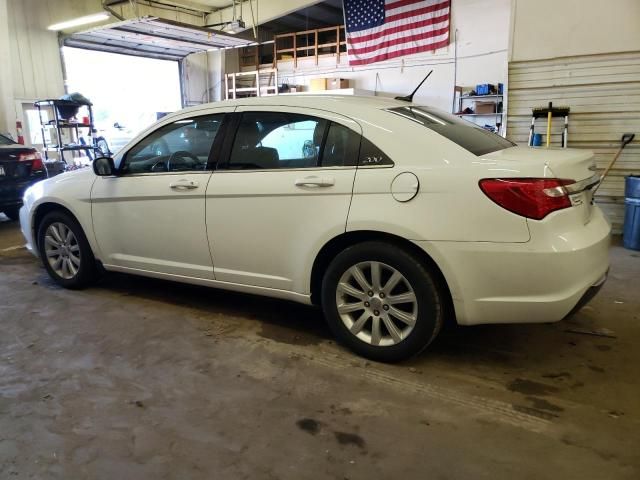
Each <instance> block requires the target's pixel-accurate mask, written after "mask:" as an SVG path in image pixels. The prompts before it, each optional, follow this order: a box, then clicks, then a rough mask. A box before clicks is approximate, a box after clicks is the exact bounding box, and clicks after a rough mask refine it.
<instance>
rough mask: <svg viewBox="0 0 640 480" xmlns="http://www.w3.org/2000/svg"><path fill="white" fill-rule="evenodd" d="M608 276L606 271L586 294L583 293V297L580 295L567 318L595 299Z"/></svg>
mask: <svg viewBox="0 0 640 480" xmlns="http://www.w3.org/2000/svg"><path fill="white" fill-rule="evenodd" d="M608 276H609V271H608V270H607V272H606V273H605V274H604V275H603V276H602V278H600V279H599V280H598V281H597V282H596V283H594V284H593V285H591V286H590V287H589V288H588V289H587V291H586V292H584V295H582V297H581V298H580V300H578V303H576V305H575V306H574V307H573V308H572V309H571V311H570V312H569V313H568V314H567V317H570V316H572V315H573V314H574V313H576V312H577V311H578V310H580V309H581V308H582V307H584V306H585V305H586V304H587V303H589V302H590V301H591V299H592V298H593V297H595V296H596V295H597V294H598V292H599V291H600V289H601V288H602V287H603V285H604V283H605V282H606V281H607V277H608Z"/></svg>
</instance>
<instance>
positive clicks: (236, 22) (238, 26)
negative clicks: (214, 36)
mask: <svg viewBox="0 0 640 480" xmlns="http://www.w3.org/2000/svg"><path fill="white" fill-rule="evenodd" d="M209 27H222V31H223V32H224V33H231V34H233V35H235V34H236V33H240V32H242V31H244V30H246V28H247V27H246V24H245V23H244V20H242V2H240V16H239V17H238V18H237V19H236V0H233V18H232V20H231V21H230V22H221V23H210V24H209V25H205V28H209Z"/></svg>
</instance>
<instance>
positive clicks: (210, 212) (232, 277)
mask: <svg viewBox="0 0 640 480" xmlns="http://www.w3.org/2000/svg"><path fill="white" fill-rule="evenodd" d="M282 108H284V107H282ZM276 110H278V109H277V107H275V108H274V107H270V108H269V107H262V108H260V107H238V109H237V110H236V112H237V113H236V114H235V115H236V124H237V129H236V134H235V137H234V136H230V137H229V142H228V145H226V149H227V152H228V156H229V160H228V162H227V163H226V164H225V165H221V166H220V168H218V169H217V170H216V171H215V173H214V174H213V176H212V178H211V181H210V182H209V186H208V188H207V194H206V202H207V206H206V209H207V214H206V216H207V231H208V236H209V242H210V246H211V251H212V254H213V259H214V264H215V276H216V280H221V281H226V282H232V283H238V284H245V285H253V286H260V287H268V288H274V289H282V290H292V291H296V292H298V293H303V294H306V293H308V280H309V279H308V275H309V271H310V269H311V265H312V262H313V259H314V258H315V254H316V253H317V252H318V250H319V249H320V248H321V247H322V245H324V243H325V242H326V241H328V240H329V239H330V238H333V237H334V236H336V235H338V234H340V233H343V232H344V231H345V226H346V221H347V214H348V211H349V205H350V202H351V194H352V190H353V182H354V177H355V172H356V163H357V156H358V149H359V142H360V133H361V129H360V126H359V125H358V124H357V123H356V122H355V121H353V120H350V119H348V118H346V117H341V116H339V115H336V114H332V113H329V112H324V111H318V110H312V109H300V108H288V107H287V108H286V111H285V110H281V111H276Z"/></svg>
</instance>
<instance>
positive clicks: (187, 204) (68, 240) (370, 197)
mask: <svg viewBox="0 0 640 480" xmlns="http://www.w3.org/2000/svg"><path fill="white" fill-rule="evenodd" d="M598 182H599V176H598V175H597V174H596V172H595V163H594V157H593V155H592V154H591V153H590V152H587V151H584V150H567V149H564V150H554V149H540V148H537V149H536V148H523V147H516V146H515V145H514V144H512V143H511V142H509V141H507V140H505V139H503V138H502V137H499V136H497V135H495V134H493V133H490V132H487V131H485V130H483V129H481V128H477V127H475V126H474V125H473V124H470V123H467V122H464V121H462V120H459V119H458V118H456V117H453V116H451V115H449V114H446V113H442V112H440V111H437V110H435V109H432V108H429V107H424V106H420V105H417V104H414V103H409V102H404V101H401V100H390V99H382V98H358V97H345V96H336V97H332V96H280V97H266V98H265V97H263V98H258V99H255V98H254V99H244V100H236V101H230V102H222V103H216V104H208V105H202V106H198V107H193V108H189V109H186V110H182V111H180V112H177V113H174V114H172V115H169V116H167V117H165V118H163V119H162V120H160V121H159V122H158V123H156V124H155V125H153V126H152V127H150V128H149V129H148V130H147V131H145V132H143V133H142V134H140V135H139V136H138V137H137V138H135V139H134V140H132V141H131V142H130V143H129V144H128V145H127V146H126V147H125V148H123V149H122V151H120V152H119V153H118V155H116V157H115V158H113V159H111V158H102V159H98V160H96V161H94V164H93V169H85V170H84V171H83V170H80V171H75V172H69V173H65V174H63V175H59V176H57V177H55V178H52V179H49V180H45V181H43V182H40V183H38V184H36V185H34V186H33V187H31V188H30V189H29V190H28V191H27V192H26V193H25V197H24V207H23V208H22V210H21V212H20V220H21V227H22V232H23V234H24V236H25V238H26V240H27V247H28V248H29V249H30V250H31V251H32V252H33V253H34V254H36V255H38V256H39V257H40V258H41V259H43V263H44V265H45V267H46V269H47V271H48V272H49V274H50V275H51V277H52V278H53V279H54V280H55V281H57V282H58V283H59V284H61V285H63V286H65V287H68V288H80V287H84V286H86V285H88V284H89V283H90V282H91V280H92V279H93V278H94V276H95V274H96V271H97V268H96V267H97V264H98V263H99V264H101V265H102V266H103V267H104V268H105V269H106V270H108V271H117V272H127V273H133V274H138V275H145V276H149V277H156V278H163V279H169V280H175V281H179V282H187V283H194V284H198V285H207V286H211V287H216V288H224V289H229V290H236V291H240V292H246V293H253V294H258V295H266V296H270V297H277V298H282V299H288V300H293V301H297V302H302V303H306V304H316V305H320V306H321V307H322V309H323V311H324V314H325V316H326V319H327V321H328V322H329V325H330V326H331V328H332V330H333V332H334V333H335V335H336V336H337V338H338V339H339V340H340V341H342V342H343V343H344V344H345V345H347V346H349V347H350V348H351V349H353V350H354V351H356V352H358V353H359V354H361V355H364V356H366V357H369V358H372V359H375V360H381V361H398V360H401V359H403V358H406V357H408V356H410V355H414V354H416V353H418V352H420V351H421V350H422V349H424V348H425V347H426V346H427V345H428V344H429V343H430V342H431V341H432V340H433V339H434V338H435V337H436V335H437V334H438V332H439V330H440V329H441V327H442V325H443V323H444V322H445V321H447V320H449V319H450V320H453V321H457V323H458V324H461V325H472V324H481V323H520V322H554V321H558V320H561V319H562V318H564V317H565V316H567V315H568V314H569V313H570V312H571V311H572V310H574V309H575V308H576V307H577V306H579V305H580V304H581V303H583V302H584V301H585V300H586V299H588V298H589V297H590V296H592V295H593V293H594V291H597V288H598V287H599V286H600V285H602V283H603V282H604V280H605V278H606V274H607V271H608V268H609V258H608V248H609V235H610V226H609V224H608V222H607V220H606V219H605V218H604V216H603V214H602V212H601V210H600V208H598V207H597V206H596V205H594V204H593V201H592V193H591V192H592V188H593V187H594V186H595V185H596V184H597V183H598Z"/></svg>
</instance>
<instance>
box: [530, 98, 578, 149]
mask: <svg viewBox="0 0 640 480" xmlns="http://www.w3.org/2000/svg"><path fill="white" fill-rule="evenodd" d="M553 117H564V130H563V131H562V148H567V143H568V141H569V107H554V106H553V102H549V105H548V106H547V107H536V108H532V109H531V127H530V129H529V142H528V145H529V146H530V147H532V146H533V135H534V134H535V129H536V119H538V118H546V119H547V147H549V146H550V145H551V119H552V118H553Z"/></svg>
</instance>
